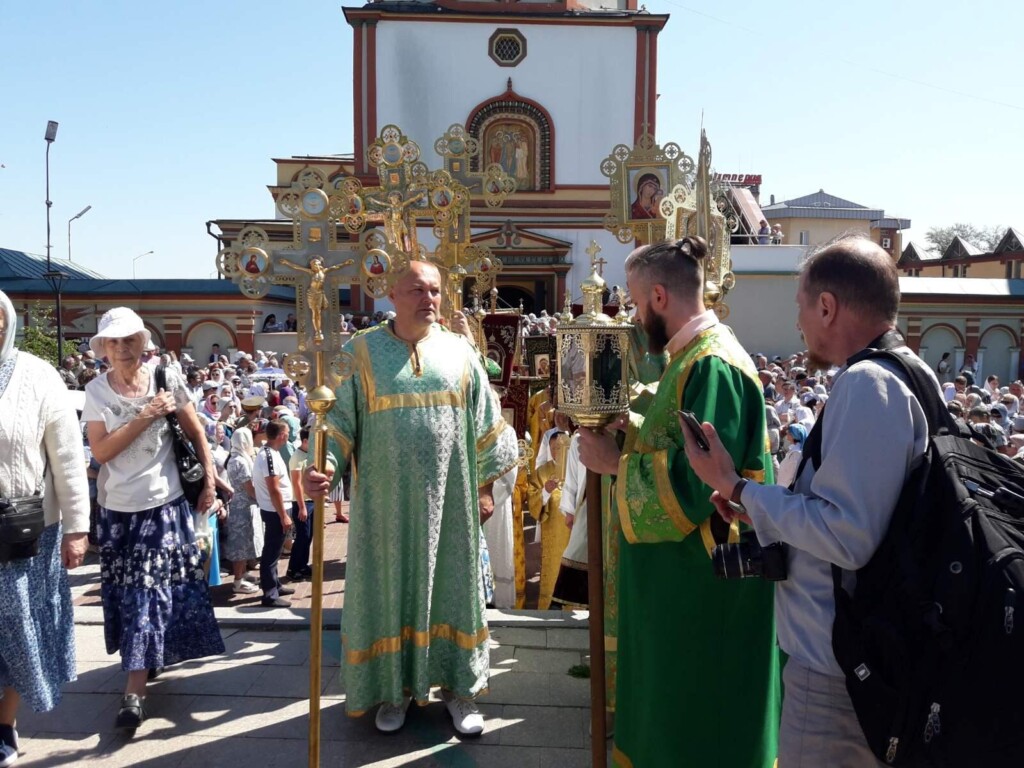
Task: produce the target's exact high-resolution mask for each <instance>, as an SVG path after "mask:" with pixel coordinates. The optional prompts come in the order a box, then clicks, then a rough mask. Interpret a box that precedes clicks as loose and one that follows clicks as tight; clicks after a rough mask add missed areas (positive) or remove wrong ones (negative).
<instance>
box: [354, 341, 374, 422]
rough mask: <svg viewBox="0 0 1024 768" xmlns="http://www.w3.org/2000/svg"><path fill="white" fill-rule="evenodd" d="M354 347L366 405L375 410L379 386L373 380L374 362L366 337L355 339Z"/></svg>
mask: <svg viewBox="0 0 1024 768" xmlns="http://www.w3.org/2000/svg"><path fill="white" fill-rule="evenodd" d="M352 348H353V351H354V352H355V358H356V368H357V369H358V370H359V375H360V377H361V378H362V380H363V389H364V390H365V392H366V407H367V408H368V409H369V410H370V411H373V407H374V403H375V402H376V400H377V387H376V384H375V383H374V380H373V363H372V362H371V361H370V348H369V346H367V344H366V338H365V337H363V336H359V337H356V338H355V339H353V343H352Z"/></svg>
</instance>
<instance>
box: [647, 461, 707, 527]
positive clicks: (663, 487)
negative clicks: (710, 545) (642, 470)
mask: <svg viewBox="0 0 1024 768" xmlns="http://www.w3.org/2000/svg"><path fill="white" fill-rule="evenodd" d="M652 463H653V465H654V485H655V487H656V488H657V491H658V501H660V502H661V508H662V509H664V510H665V514H667V515H668V516H669V518H670V519H671V520H672V524H673V525H675V527H676V528H677V529H678V530H679V532H680V533H682V534H683V537H684V538H685V537H686V536H689V535H690V534H691V533H693V532H694V531H695V530H696V529H697V526H696V525H694V523H693V521H692V520H690V518H688V517H687V516H686V513H685V512H684V511H683V508H682V507H681V506H680V504H679V499H678V498H677V497H676V493H675V490H673V488H672V478H671V476H670V473H669V466H668V451H658V452H657V453H655V454H654V461H653V462H652Z"/></svg>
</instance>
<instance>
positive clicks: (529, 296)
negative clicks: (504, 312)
mask: <svg viewBox="0 0 1024 768" xmlns="http://www.w3.org/2000/svg"><path fill="white" fill-rule="evenodd" d="M520 301H522V303H523V314H527V315H528V314H530V313H531V312H536V311H537V309H536V308H535V307H534V299H533V293H531V292H530V291H527V290H526V289H525V288H520V287H519V286H516V285H499V286H498V306H499V307H513V308H515V307H518V306H519V302H520Z"/></svg>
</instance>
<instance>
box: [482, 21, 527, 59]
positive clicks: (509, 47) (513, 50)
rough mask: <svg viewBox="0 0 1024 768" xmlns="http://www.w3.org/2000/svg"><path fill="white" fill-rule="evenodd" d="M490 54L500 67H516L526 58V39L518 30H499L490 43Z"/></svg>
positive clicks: (492, 36) (495, 32)
mask: <svg viewBox="0 0 1024 768" xmlns="http://www.w3.org/2000/svg"><path fill="white" fill-rule="evenodd" d="M488 53H489V54H490V57H491V59H493V60H494V63H495V64H497V65H498V66H499V67H514V66H516V65H517V64H518V63H519V62H521V61H522V60H523V59H525V58H526V38H525V37H523V34H522V33H521V32H520V31H519V30H518V29H497V30H495V31H494V34H493V35H491V39H490V40H489V41H488Z"/></svg>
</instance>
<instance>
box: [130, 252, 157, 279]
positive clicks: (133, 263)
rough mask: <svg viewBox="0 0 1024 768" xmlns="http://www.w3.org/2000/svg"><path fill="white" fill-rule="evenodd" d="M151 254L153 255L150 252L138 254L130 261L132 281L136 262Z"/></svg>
mask: <svg viewBox="0 0 1024 768" xmlns="http://www.w3.org/2000/svg"><path fill="white" fill-rule="evenodd" d="M151 253H153V252H152V251H146V252H145V253H140V254H139V255H138V256H136V257H135V258H134V259H132V280H134V279H135V264H136V262H138V260H139V259H141V258H142V257H143V256H149V255H150V254H151Z"/></svg>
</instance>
